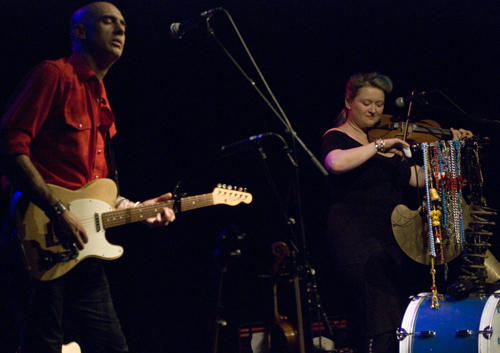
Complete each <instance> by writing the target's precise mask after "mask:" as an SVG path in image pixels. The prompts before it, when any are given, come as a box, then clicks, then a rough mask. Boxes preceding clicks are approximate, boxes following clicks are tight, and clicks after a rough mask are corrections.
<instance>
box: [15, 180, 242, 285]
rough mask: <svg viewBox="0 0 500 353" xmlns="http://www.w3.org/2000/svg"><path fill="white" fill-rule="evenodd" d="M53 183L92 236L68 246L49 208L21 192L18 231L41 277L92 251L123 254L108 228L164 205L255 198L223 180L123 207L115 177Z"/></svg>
mask: <svg viewBox="0 0 500 353" xmlns="http://www.w3.org/2000/svg"><path fill="white" fill-rule="evenodd" d="M49 188H50V189H51V190H52V191H53V192H54V193H55V194H56V195H57V196H58V197H59V199H60V200H61V201H62V202H63V203H64V204H65V205H67V208H68V210H69V211H71V212H72V213H73V214H75V215H76V216H77V217H78V219H79V220H80V222H81V223H82V225H83V227H84V228H85V230H86V232H87V235H88V238H89V241H88V243H87V244H85V247H84V249H82V250H78V249H77V248H76V246H74V245H70V246H69V247H68V245H66V244H63V242H61V241H60V240H59V239H58V238H57V236H56V234H55V232H54V229H53V225H52V224H51V222H50V219H49V218H48V217H47V216H46V215H45V212H43V211H42V210H41V209H40V208H39V207H37V206H36V205H35V204H33V203H31V202H29V200H26V199H24V198H23V197H20V198H19V200H17V203H16V223H17V229H18V235H19V237H20V239H21V244H22V247H23V250H24V254H25V258H26V265H27V268H28V271H29V273H30V275H31V276H32V277H33V278H35V279H38V280H41V281H50V280H53V279H56V278H58V277H60V276H62V275H64V274H65V273H67V272H69V271H70V270H71V269H72V268H73V267H75V266H76V265H77V264H78V263H79V262H80V261H82V260H83V259H85V258H87V257H97V258H101V259H105V260H114V259H117V258H119V257H120V256H122V254H123V248H122V247H121V246H117V245H113V244H110V243H109V242H108V241H107V240H106V237H105V230H106V229H108V228H111V227H116V226H119V225H123V224H127V223H133V222H139V221H143V220H146V219H147V218H150V217H154V216H155V215H156V214H157V213H161V212H162V209H163V208H164V207H168V208H171V209H173V210H174V212H181V211H182V212H183V211H188V210H194V209H197V208H201V207H206V206H212V205H217V204H225V205H230V206H235V205H238V204H240V203H241V202H243V203H246V204H248V203H250V202H252V195H251V194H249V193H247V192H243V191H239V190H233V189H232V188H231V187H228V188H223V187H222V186H221V187H217V188H215V189H214V191H213V192H212V193H210V194H203V195H197V196H189V197H183V198H180V199H178V200H169V201H166V202H159V203H156V204H153V205H147V206H139V207H134V208H126V209H119V210H117V209H115V208H114V205H115V201H116V197H117V188H116V185H115V183H114V182H113V181H112V180H111V179H99V180H94V181H92V182H90V183H88V184H86V185H85V186H83V187H82V188H80V189H78V190H74V191H72V190H68V189H65V188H62V187H59V186H55V185H49ZM63 245H65V246H63Z"/></svg>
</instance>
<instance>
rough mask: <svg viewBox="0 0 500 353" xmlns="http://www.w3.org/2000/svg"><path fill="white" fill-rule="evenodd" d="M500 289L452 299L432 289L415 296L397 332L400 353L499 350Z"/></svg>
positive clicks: (483, 352) (498, 351)
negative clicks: (434, 301) (480, 295)
mask: <svg viewBox="0 0 500 353" xmlns="http://www.w3.org/2000/svg"><path fill="white" fill-rule="evenodd" d="M499 298H500V291H497V292H495V293H494V294H492V295H490V296H489V297H484V298H471V299H463V300H452V299H450V298H448V297H442V296H441V297H440V299H439V307H438V308H437V309H432V308H431V302H432V293H421V294H419V295H417V296H416V297H414V298H413V299H412V301H411V302H410V304H409V305H408V307H407V308H406V312H405V315H404V318H403V322H402V324H401V328H400V329H398V331H397V335H398V339H399V341H400V342H399V352H400V353H423V352H434V353H440V352H443V353H444V352H453V353H462V352H463V353H466V352H467V353H469V352H481V353H486V352H488V353H500V299H499Z"/></svg>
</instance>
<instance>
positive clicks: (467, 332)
mask: <svg viewBox="0 0 500 353" xmlns="http://www.w3.org/2000/svg"><path fill="white" fill-rule="evenodd" d="M480 334H482V335H483V337H484V338H486V339H490V338H491V335H492V334H493V328H492V327H491V326H486V327H485V328H484V330H482V331H472V330H457V334H456V336H457V337H469V336H472V335H480Z"/></svg>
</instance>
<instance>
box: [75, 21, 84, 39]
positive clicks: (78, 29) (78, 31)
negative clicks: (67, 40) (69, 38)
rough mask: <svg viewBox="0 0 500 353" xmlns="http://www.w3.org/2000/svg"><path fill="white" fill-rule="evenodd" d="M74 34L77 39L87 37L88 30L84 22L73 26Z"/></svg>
mask: <svg viewBox="0 0 500 353" xmlns="http://www.w3.org/2000/svg"><path fill="white" fill-rule="evenodd" d="M73 36H74V37H75V38H76V39H80V40H83V39H86V38H87V31H86V30H85V26H84V25H82V24H76V25H74V26H73Z"/></svg>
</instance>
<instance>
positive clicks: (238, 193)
mask: <svg viewBox="0 0 500 353" xmlns="http://www.w3.org/2000/svg"><path fill="white" fill-rule="evenodd" d="M212 195H213V197H214V204H215V205H218V204H224V205H229V206H236V205H238V204H239V203H241V202H243V203H246V204H248V203H250V202H252V195H251V194H250V193H248V192H246V188H245V189H243V188H238V187H235V186H231V185H226V184H217V187H216V188H215V189H214V191H213V193H212Z"/></svg>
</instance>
